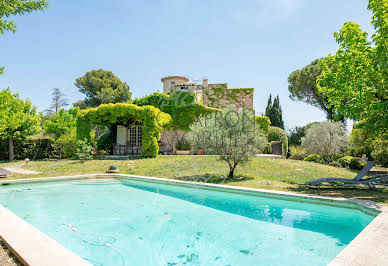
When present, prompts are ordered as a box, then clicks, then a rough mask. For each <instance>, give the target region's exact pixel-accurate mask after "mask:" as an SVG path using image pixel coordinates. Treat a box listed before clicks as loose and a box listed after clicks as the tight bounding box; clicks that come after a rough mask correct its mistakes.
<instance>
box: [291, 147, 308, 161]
mask: <svg viewBox="0 0 388 266" xmlns="http://www.w3.org/2000/svg"><path fill="white" fill-rule="evenodd" d="M290 153H291V156H290V159H293V160H303V159H304V157H305V156H306V152H305V150H304V149H303V147H302V146H290Z"/></svg>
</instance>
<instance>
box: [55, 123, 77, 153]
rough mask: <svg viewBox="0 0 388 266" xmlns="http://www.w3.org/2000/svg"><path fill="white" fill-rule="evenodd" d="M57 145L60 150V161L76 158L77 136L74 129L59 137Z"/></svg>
mask: <svg viewBox="0 0 388 266" xmlns="http://www.w3.org/2000/svg"><path fill="white" fill-rule="evenodd" d="M57 143H58V144H59V145H60V148H61V158H62V159H69V158H75V157H76V152H77V150H76V147H77V136H76V132H75V129H73V130H72V131H71V132H69V133H67V134H65V135H63V136H61V137H60V138H59V139H58V140H57Z"/></svg>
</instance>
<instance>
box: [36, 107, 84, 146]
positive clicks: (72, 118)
mask: <svg viewBox="0 0 388 266" xmlns="http://www.w3.org/2000/svg"><path fill="white" fill-rule="evenodd" d="M78 111H79V109H78V108H71V109H70V110H69V111H66V110H65V109H60V110H59V112H57V113H56V114H54V115H53V116H52V117H50V119H49V120H46V121H45V122H44V123H43V129H44V131H45V132H46V133H47V134H49V135H51V136H53V137H54V138H55V139H58V138H60V137H61V136H63V135H66V134H68V133H69V132H70V131H71V130H72V129H73V128H75V123H76V118H77V114H78Z"/></svg>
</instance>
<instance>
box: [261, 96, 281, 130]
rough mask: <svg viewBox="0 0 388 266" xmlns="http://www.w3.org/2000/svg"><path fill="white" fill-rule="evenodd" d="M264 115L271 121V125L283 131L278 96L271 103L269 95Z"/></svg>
mask: <svg viewBox="0 0 388 266" xmlns="http://www.w3.org/2000/svg"><path fill="white" fill-rule="evenodd" d="M265 115H266V116H268V118H269V120H271V125H272V126H274V127H280V128H282V129H284V122H283V114H282V108H281V106H280V99H279V95H278V96H276V97H275V99H274V101H273V103H272V95H271V94H270V95H269V99H268V103H267V108H266V109H265Z"/></svg>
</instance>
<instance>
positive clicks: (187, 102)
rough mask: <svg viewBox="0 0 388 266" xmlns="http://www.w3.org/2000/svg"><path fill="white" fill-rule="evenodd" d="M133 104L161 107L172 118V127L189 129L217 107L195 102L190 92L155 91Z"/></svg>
mask: <svg viewBox="0 0 388 266" xmlns="http://www.w3.org/2000/svg"><path fill="white" fill-rule="evenodd" d="M133 104H136V105H138V106H146V105H151V106H154V107H157V108H159V109H160V110H161V111H162V112H164V113H167V114H169V115H170V116H171V118H172V127H173V128H174V129H182V130H185V131H188V130H189V129H190V125H191V124H192V123H193V122H194V121H195V120H196V119H198V117H200V116H202V115H205V114H209V113H211V112H214V111H215V109H213V108H210V107H205V106H203V105H202V104H199V103H196V102H195V95H194V94H193V93H190V92H175V93H172V94H169V95H167V94H163V93H153V94H151V95H148V96H145V97H143V98H140V99H135V100H134V101H133Z"/></svg>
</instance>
